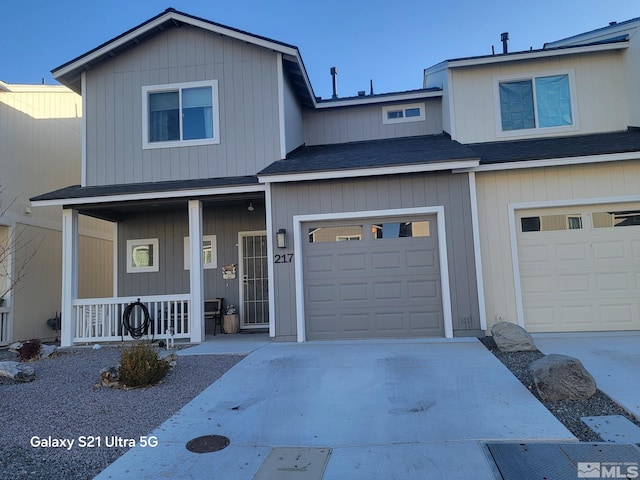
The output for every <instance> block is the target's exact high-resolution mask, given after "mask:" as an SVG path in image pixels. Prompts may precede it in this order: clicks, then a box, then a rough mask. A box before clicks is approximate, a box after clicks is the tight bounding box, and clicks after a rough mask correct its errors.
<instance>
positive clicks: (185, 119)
mask: <svg viewBox="0 0 640 480" xmlns="http://www.w3.org/2000/svg"><path fill="white" fill-rule="evenodd" d="M142 119H143V121H142V124H143V125H142V135H143V138H142V146H143V148H165V147H178V146H187V145H207V144H216V143H220V125H219V110H218V81H217V80H210V81H204V82H190V83H176V84H167V85H150V86H144V87H142Z"/></svg>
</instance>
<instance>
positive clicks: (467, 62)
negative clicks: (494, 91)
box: [447, 41, 629, 68]
mask: <svg viewBox="0 0 640 480" xmlns="http://www.w3.org/2000/svg"><path fill="white" fill-rule="evenodd" d="M628 47H629V41H625V42H617V43H606V44H602V45H588V46H584V47H567V48H562V49H557V50H555V49H554V50H537V51H535V52H519V53H510V54H507V55H503V54H501V55H494V56H491V57H481V58H468V59H460V60H449V61H448V62H447V63H448V67H449V68H459V67H474V66H478V65H491V64H496V63H508V62H517V61H520V60H537V59H541V58H551V57H561V56H564V55H577V54H582V53H592V52H605V51H608V50H621V49H624V48H628Z"/></svg>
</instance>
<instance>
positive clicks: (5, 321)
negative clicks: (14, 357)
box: [0, 307, 11, 345]
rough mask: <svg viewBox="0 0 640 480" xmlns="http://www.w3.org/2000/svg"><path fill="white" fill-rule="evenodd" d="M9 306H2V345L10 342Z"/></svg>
mask: <svg viewBox="0 0 640 480" xmlns="http://www.w3.org/2000/svg"><path fill="white" fill-rule="evenodd" d="M10 311H11V309H10V308H8V307H0V345H3V344H7V343H9V312H10Z"/></svg>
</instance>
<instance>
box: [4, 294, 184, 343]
mask: <svg viewBox="0 0 640 480" xmlns="http://www.w3.org/2000/svg"><path fill="white" fill-rule="evenodd" d="M189 299H190V295H189V294H184V295H154V296H144V297H116V298H89V299H84V298H83V299H77V300H74V301H73V314H72V315H73V317H72V322H73V323H72V328H73V342H74V343H93V342H112V341H120V340H135V339H134V338H133V337H132V336H131V334H130V331H129V330H127V329H126V328H125V327H124V325H123V321H122V320H123V314H124V313H125V309H126V308H127V306H129V305H130V304H132V303H134V302H137V301H138V300H140V302H141V303H142V304H143V305H144V306H145V307H146V308H147V311H148V312H149V324H148V326H147V329H146V331H144V330H143V328H142V327H143V324H144V321H145V318H144V313H143V310H142V309H141V308H132V309H130V316H129V324H130V326H131V327H132V328H135V329H140V331H141V333H142V334H143V337H142V338H143V339H150V338H152V337H155V338H159V339H164V338H166V332H167V329H169V328H172V329H173V338H175V339H181V338H186V339H188V338H190V333H189ZM0 311H1V310H0Z"/></svg>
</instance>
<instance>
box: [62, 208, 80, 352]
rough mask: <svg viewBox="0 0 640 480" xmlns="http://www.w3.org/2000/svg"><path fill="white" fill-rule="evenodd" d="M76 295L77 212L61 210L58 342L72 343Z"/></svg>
mask: <svg viewBox="0 0 640 480" xmlns="http://www.w3.org/2000/svg"><path fill="white" fill-rule="evenodd" d="M77 297H78V212H77V211H76V210H73V209H70V208H65V209H63V210H62V302H61V305H62V326H61V333H60V344H61V346H63V347H69V346H71V345H72V344H73V330H74V321H73V301H74V300H75V299H76V298H77Z"/></svg>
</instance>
